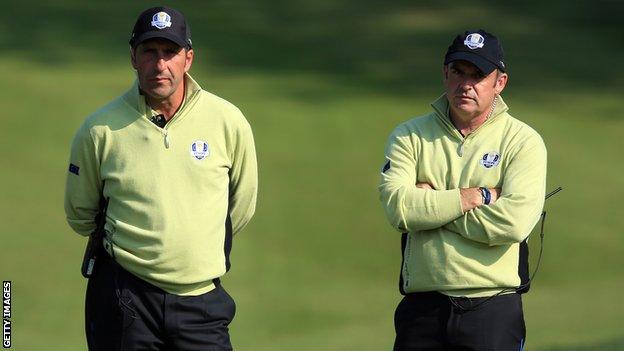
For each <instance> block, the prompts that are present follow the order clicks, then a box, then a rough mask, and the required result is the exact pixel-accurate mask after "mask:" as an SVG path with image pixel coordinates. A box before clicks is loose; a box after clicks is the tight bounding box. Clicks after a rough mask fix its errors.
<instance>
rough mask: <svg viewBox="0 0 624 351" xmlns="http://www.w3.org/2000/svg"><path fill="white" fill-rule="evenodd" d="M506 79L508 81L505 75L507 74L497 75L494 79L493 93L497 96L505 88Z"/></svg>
mask: <svg viewBox="0 0 624 351" xmlns="http://www.w3.org/2000/svg"><path fill="white" fill-rule="evenodd" d="M508 79H509V76H508V75H507V73H503V74H501V75H499V76H498V77H496V84H495V85H494V92H496V94H497V95H498V94H500V93H502V92H503V90H504V89H505V87H506V86H507V80H508Z"/></svg>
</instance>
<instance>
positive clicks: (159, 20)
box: [152, 12, 171, 29]
mask: <svg viewBox="0 0 624 351" xmlns="http://www.w3.org/2000/svg"><path fill="white" fill-rule="evenodd" d="M152 27H156V28H158V29H163V28H167V27H171V16H169V14H168V13H166V12H158V13H155V14H154V16H152Z"/></svg>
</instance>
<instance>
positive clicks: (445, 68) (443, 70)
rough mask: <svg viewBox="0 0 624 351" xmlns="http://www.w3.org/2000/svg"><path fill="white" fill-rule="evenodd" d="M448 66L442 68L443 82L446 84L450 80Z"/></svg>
mask: <svg viewBox="0 0 624 351" xmlns="http://www.w3.org/2000/svg"><path fill="white" fill-rule="evenodd" d="M448 71H449V68H448V65H444V67H442V80H443V81H445V82H446V80H447V79H448Z"/></svg>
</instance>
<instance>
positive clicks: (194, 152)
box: [189, 140, 210, 161]
mask: <svg viewBox="0 0 624 351" xmlns="http://www.w3.org/2000/svg"><path fill="white" fill-rule="evenodd" d="M189 151H190V152H191V156H193V157H194V158H196V159H198V160H200V161H201V160H203V159H205V158H206V157H208V156H210V148H208V143H207V142H205V141H203V140H195V141H194V142H193V143H192V144H191V149H190V150H189Z"/></svg>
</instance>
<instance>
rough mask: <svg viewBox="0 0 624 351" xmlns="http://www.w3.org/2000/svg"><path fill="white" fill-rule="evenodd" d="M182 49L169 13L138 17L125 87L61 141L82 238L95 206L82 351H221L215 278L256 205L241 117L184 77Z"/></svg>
mask: <svg viewBox="0 0 624 351" xmlns="http://www.w3.org/2000/svg"><path fill="white" fill-rule="evenodd" d="M192 45H193V43H192V41H191V32H190V29H189V26H188V24H187V22H186V20H185V18H184V16H183V15H182V14H181V13H180V12H178V11H176V10H174V9H171V8H167V7H154V8H150V9H147V10H145V11H144V12H142V13H141V14H140V15H139V18H138V19H137V21H136V24H135V26H134V30H133V32H132V36H131V38H130V47H131V51H130V59H131V62H132V67H133V68H134V69H135V70H136V75H137V80H136V82H135V83H134V85H133V86H132V87H131V88H130V89H129V90H128V91H127V92H126V93H125V94H123V95H122V96H121V97H119V98H117V99H115V100H114V101H112V102H110V103H109V104H107V105H106V106H104V107H102V108H101V109H100V110H98V111H97V112H95V113H94V114H92V115H91V116H89V117H88V118H87V119H86V120H85V122H84V123H83V125H82V126H81V127H80V129H79V130H78V132H77V133H76V135H75V137H74V140H73V142H72V147H71V154H70V161H69V162H70V165H69V170H68V173H67V185H66V192H65V213H66V215H67V221H68V223H69V225H70V226H71V227H72V229H73V230H74V231H76V232H77V233H78V234H81V235H84V236H87V235H90V234H91V233H92V232H94V230H95V229H96V228H97V225H96V220H95V218H96V215H97V214H98V212H99V211H100V210H101V208H100V207H102V208H104V209H106V212H105V215H104V216H101V215H98V216H97V218H104V219H105V220H104V221H103V222H105V224H104V227H103V228H104V232H105V235H104V238H103V240H97V242H96V243H95V244H96V245H98V244H101V245H99V247H100V248H101V249H100V250H99V251H97V250H96V251H97V252H96V255H95V265H94V268H93V269H91V268H92V267H91V266H89V269H87V271H89V272H92V274H91V275H90V277H89V283H88V287H87V293H86V306H85V319H86V325H85V327H86V335H87V343H88V346H89V350H102V351H114V350H224V351H225V350H231V349H232V346H231V343H230V338H229V331H228V325H229V324H230V322H231V321H232V319H233V318H234V313H235V304H234V301H233V299H232V298H231V297H230V296H229V294H228V293H227V292H226V291H225V289H224V288H223V286H222V285H221V283H220V280H219V278H220V277H221V276H223V275H224V274H225V273H226V272H227V271H228V270H229V268H230V259H229V255H230V250H231V248H232V238H233V235H234V234H236V233H237V232H239V231H240V230H241V229H242V228H243V227H245V225H246V224H247V223H248V222H249V220H250V219H251V217H252V215H253V213H254V210H255V203H256V191H257V168H256V154H255V148H254V141H253V135H252V131H251V127H250V126H249V123H248V122H247V120H246V119H245V117H244V116H243V114H242V113H241V111H240V110H239V109H238V108H236V107H235V106H234V105H232V104H231V103H229V102H227V101H225V100H223V99H221V98H219V97H217V96H215V95H213V94H211V93H209V92H207V91H205V90H203V89H202V88H201V87H200V86H199V84H198V83H197V82H196V81H195V80H194V79H193V78H192V77H191V76H190V74H189V73H188V72H189V70H190V68H191V64H192V63H193V55H194V51H193V48H192ZM101 199H106V200H107V201H108V205H107V206H101V205H99V204H100V203H101V202H102V201H101ZM98 222H99V221H98ZM93 238H95V236H92V240H93ZM85 275H86V276H88V275H89V274H85Z"/></svg>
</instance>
